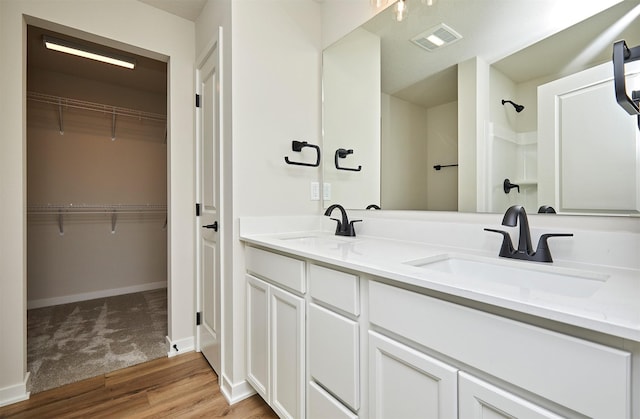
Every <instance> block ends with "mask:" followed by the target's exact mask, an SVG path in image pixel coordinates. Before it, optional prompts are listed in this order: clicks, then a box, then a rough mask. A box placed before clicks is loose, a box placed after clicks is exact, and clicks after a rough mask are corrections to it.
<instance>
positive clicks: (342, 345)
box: [308, 264, 361, 419]
mask: <svg viewBox="0 0 640 419" xmlns="http://www.w3.org/2000/svg"><path fill="white" fill-rule="evenodd" d="M359 284H360V280H359V278H358V276H356V275H353V274H349V273H346V272H341V271H337V270H333V269H329V268H325V267H322V266H318V265H315V264H310V265H309V296H310V297H311V298H310V302H309V313H308V317H309V318H308V325H309V328H308V335H309V336H308V345H309V348H308V356H309V359H308V366H309V415H308V417H309V418H310V419H313V418H326V417H328V416H326V415H327V414H329V413H330V411H329V410H327V409H329V408H333V409H334V410H335V411H333V412H332V415H331V416H329V417H340V418H348V417H357V414H356V413H357V412H358V410H359V409H360V391H361V388H360V343H359V341H360V325H359V323H358V317H359V314H360V301H359ZM354 412H356V413H354ZM334 415H338V416H334Z"/></svg>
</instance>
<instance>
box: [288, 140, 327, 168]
mask: <svg viewBox="0 0 640 419" xmlns="http://www.w3.org/2000/svg"><path fill="white" fill-rule="evenodd" d="M304 147H312V148H314V149H315V150H316V153H317V156H316V162H315V163H302V162H297V161H291V160H289V157H285V158H284V161H285V162H287V164H295V165H297V166H310V167H318V166H320V147H319V146H317V145H314V144H309V143H307V142H306V141H297V140H293V141H292V142H291V150H293V151H296V152H300V151H302V149H303V148H304Z"/></svg>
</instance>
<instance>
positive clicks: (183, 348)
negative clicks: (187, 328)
mask: <svg viewBox="0 0 640 419" xmlns="http://www.w3.org/2000/svg"><path fill="white" fill-rule="evenodd" d="M166 339H167V347H168V350H167V356H168V357H169V358H171V357H173V356H176V355H180V354H183V353H187V352H193V351H195V350H196V345H195V339H194V337H193V336H189V337H188V338H184V339H178V340H171V339H169V336H167V337H166ZM176 348H177V349H176Z"/></svg>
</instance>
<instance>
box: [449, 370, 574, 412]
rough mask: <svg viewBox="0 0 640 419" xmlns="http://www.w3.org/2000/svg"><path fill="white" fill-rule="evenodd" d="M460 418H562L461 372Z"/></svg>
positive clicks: (459, 386) (459, 387) (459, 385)
mask: <svg viewBox="0 0 640 419" xmlns="http://www.w3.org/2000/svg"><path fill="white" fill-rule="evenodd" d="M458 389H459V393H458V397H459V399H460V403H459V404H460V415H459V416H458V417H459V418H460V419H481V418H505V419H507V418H531V419H561V416H558V415H556V414H555V413H553V412H550V411H548V410H546V409H543V408H542V407H540V406H537V405H535V404H533V403H531V402H529V401H527V400H524V399H521V398H520V397H518V396H516V395H514V394H511V393H509V392H507V391H504V390H502V389H500V388H498V387H496V386H493V385H491V384H489V383H486V382H484V381H482V380H480V379H478V378H476V377H474V376H472V375H470V374H467V373H465V372H463V371H460V379H459V384H458Z"/></svg>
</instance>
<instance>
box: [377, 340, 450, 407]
mask: <svg viewBox="0 0 640 419" xmlns="http://www.w3.org/2000/svg"><path fill="white" fill-rule="evenodd" d="M457 395H458V370H457V369H456V368H454V367H452V366H450V365H447V364H445V363H443V362H440V361H438V360H437V359H434V358H431V357H430V356H427V355H425V354H423V353H421V352H418V351H416V350H414V349H412V348H409V347H407V346H405V345H402V344H401V343H398V342H396V341H394V340H391V339H389V338H387V337H385V336H382V335H380V334H378V333H376V332H372V331H369V407H370V413H371V417H372V418H374V419H376V418H380V419H384V418H393V417H396V418H419V417H422V418H457V417H458V397H457Z"/></svg>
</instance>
